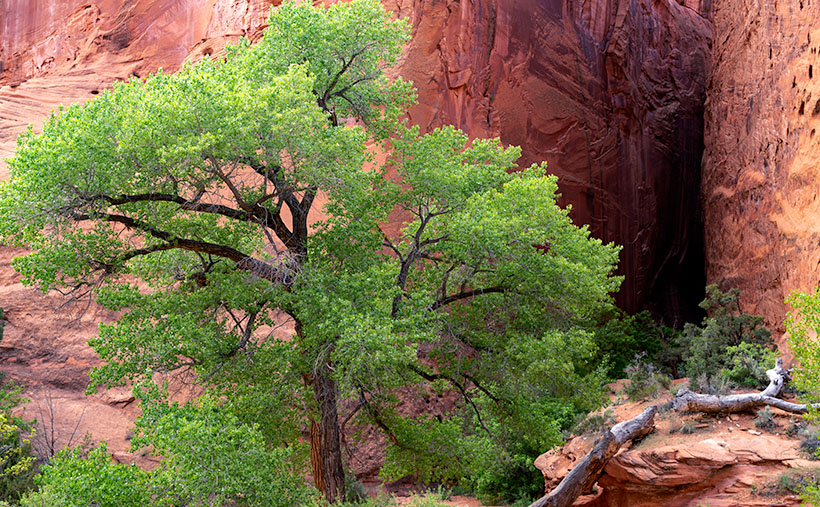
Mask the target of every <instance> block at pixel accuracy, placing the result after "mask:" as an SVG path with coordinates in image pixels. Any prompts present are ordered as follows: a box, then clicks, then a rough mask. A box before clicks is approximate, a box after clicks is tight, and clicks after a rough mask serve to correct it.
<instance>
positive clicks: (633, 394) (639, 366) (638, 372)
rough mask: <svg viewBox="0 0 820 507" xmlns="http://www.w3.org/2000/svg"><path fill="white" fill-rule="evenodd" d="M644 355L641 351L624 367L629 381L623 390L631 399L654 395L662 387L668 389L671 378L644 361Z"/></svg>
mask: <svg viewBox="0 0 820 507" xmlns="http://www.w3.org/2000/svg"><path fill="white" fill-rule="evenodd" d="M645 357H646V355H645V354H643V353H641V354H638V355H637V356H635V360H634V362H633V363H632V364H631V365H629V366H628V367H627V368H626V378H627V379H629V383H628V384H626V386H625V387H624V391H625V392H626V394H627V396H629V399H631V400H638V399H641V398H646V397H647V396H655V395H657V394H658V393H659V392H660V391H661V390H662V389H669V386H670V384H671V379H670V378H669V377H668V376H667V375H664V374H663V373H660V372H659V371H658V368H657V367H656V366H655V365H653V364H651V363H648V362H646V361H645Z"/></svg>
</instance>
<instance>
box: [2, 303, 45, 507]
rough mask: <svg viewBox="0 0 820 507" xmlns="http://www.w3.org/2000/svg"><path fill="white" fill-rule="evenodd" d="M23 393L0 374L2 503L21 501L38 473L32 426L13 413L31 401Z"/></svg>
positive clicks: (31, 486)
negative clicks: (15, 409)
mask: <svg viewBox="0 0 820 507" xmlns="http://www.w3.org/2000/svg"><path fill="white" fill-rule="evenodd" d="M0 311H1V310H0ZM0 319H2V314H0ZM0 322H2V321H0ZM0 329H2V325H1V324H0ZM21 391H22V388H21V387H20V386H18V385H17V384H15V383H14V382H13V381H11V380H6V379H5V376H4V375H3V374H2V373H0V501H7V502H17V501H18V500H19V499H20V497H21V496H22V495H23V494H24V493H25V492H27V491H29V490H30V489H32V488H33V486H34V482H33V479H34V475H35V474H36V472H37V466H36V465H37V464H36V458H35V456H34V453H33V451H32V448H31V437H32V424H31V422H30V421H24V420H23V419H21V418H19V417H15V416H13V415H12V413H11V412H12V409H14V408H15V407H17V406H18V405H20V404H21V403H25V402H26V401H28V400H26V399H25V398H23V397H22V396H21V395H20V392H21Z"/></svg>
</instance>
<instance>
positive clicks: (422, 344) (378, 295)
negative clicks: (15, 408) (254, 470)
mask: <svg viewBox="0 0 820 507" xmlns="http://www.w3.org/2000/svg"><path fill="white" fill-rule="evenodd" d="M407 37H408V27H407V24H406V23H405V22H404V21H403V20H390V19H389V16H388V15H387V14H386V13H385V12H384V10H383V9H382V7H381V6H380V5H379V3H378V2H376V1H375V0H353V1H352V2H350V3H345V4H342V3H340V4H336V5H333V6H331V7H328V8H326V9H324V8H314V7H312V6H310V5H308V4H296V3H285V4H283V5H282V6H281V7H279V8H277V9H275V10H273V11H272V14H271V17H270V20H269V28H268V29H267V31H266V32H265V34H264V36H263V38H262V39H261V40H260V42H259V43H257V44H254V45H251V44H250V43H248V42H247V41H242V42H240V43H239V44H238V45H237V46H235V47H233V48H230V49H229V50H228V51H227V55H226V56H225V57H224V59H222V58H220V59H209V58H206V59H204V60H202V61H200V62H197V63H190V64H187V65H185V66H184V67H183V68H182V69H181V70H180V71H179V72H177V73H175V74H172V75H169V74H165V73H162V72H160V73H157V74H155V75H152V76H150V77H148V78H147V79H145V80H144V81H143V80H136V79H134V80H131V81H129V82H127V83H118V84H115V85H114V86H113V88H112V89H110V90H108V91H105V92H103V93H101V94H100V95H99V96H98V97H97V98H95V99H94V100H91V101H89V102H87V103H85V104H76V105H72V106H69V107H66V108H61V109H60V110H59V111H56V112H55V113H53V114H52V116H51V117H50V118H49V119H48V120H47V121H46V122H45V125H44V127H43V131H42V133H39V134H37V133H35V132H34V131H33V130H32V129H29V130H28V131H27V132H26V133H24V134H23V135H21V136H20V138H19V140H18V146H17V151H16V153H15V155H14V156H13V157H12V158H11V159H10V160H9V167H10V172H11V177H10V180H9V181H7V182H5V183H4V184H3V185H2V187H1V188H0V236H1V237H2V240H3V241H4V242H6V243H7V244H11V245H15V246H26V247H28V248H31V249H32V252H31V253H30V254H28V255H26V256H23V257H20V258H18V259H16V260H15V262H14V266H15V268H16V269H17V270H18V271H19V272H20V273H22V274H23V276H24V280H25V281H26V282H27V283H31V284H37V285H38V286H39V287H40V288H41V289H42V290H43V291H49V290H60V291H63V292H66V293H70V294H71V295H72V296H74V297H83V296H88V295H93V297H95V298H96V300H97V302H99V303H100V304H102V305H104V306H106V307H107V308H110V309H113V310H119V311H121V312H122V313H121V316H120V318H119V319H118V320H117V321H116V322H114V323H113V324H110V325H102V326H101V327H100V332H99V335H98V336H97V337H96V338H94V339H93V340H92V341H91V345H92V346H93V347H94V349H95V350H96V351H97V353H98V354H99V355H100V357H101V358H102V359H103V360H104V362H105V364H104V365H103V366H100V367H99V368H96V369H95V370H94V371H93V372H92V375H91V385H90V387H89V389H90V390H91V391H93V390H94V389H96V388H97V387H98V386H113V385H120V384H124V383H130V384H131V385H134V386H135V390H136V392H137V394H138V396H139V397H140V399H141V401H142V403H143V411H144V415H143V416H142V419H141V420H140V421H139V422H138V430H139V435H140V438H138V439H136V442H135V444H136V445H141V444H151V445H153V446H154V449H155V450H156V452H158V453H160V454H162V455H163V456H165V458H166V460H165V462H164V465H163V467H164V469H163V470H164V471H162V472H161V473H157V474H156V476H155V477H156V478H155V482H154V483H153V484H154V486H156V485H157V484H162V487H155V488H154V489H151V488H152V487H154V486H151V487H148V489H147V491H148V492H147V493H146V494H147V495H149V496H150V497H151V498H153V499H154V500H153V501H157V502H159V498H160V497H163V496H164V497H174V498H177V499H178V500H180V501H182V500H183V499H187V500H185V501H190V502H192V503H219V502H223V501H240V500H241V501H243V502H248V503H251V504H260V505H269V504H271V503H270V502H271V500H270V498H271V496H270V495H268V493H266V492H269V491H273V490H275V491H277V493H276V494H277V495H280V496H279V498H280V501H279V503H278V504H280V505H290V504H292V503H294V501H295V500H294V498H300V497H299V496H298V495H299V494H301V493H296V492H294V493H293V494H292V495H291V494H283V493H282V491H284V489H281V488H286V489H287V491H291V492H293V491H296V490H295V489H293V487H291V486H292V485H293V484H296V483H298V480H297V479H298V478H299V477H300V476H301V475H300V474H301V473H302V468H301V467H302V465H303V464H304V463H306V462H307V459H308V458H307V456H308V455H307V453H306V452H302V450H301V446H300V443H299V442H300V437H301V436H302V434H303V432H304V433H305V435H306V439H307V441H308V442H309V446H310V454H309V456H310V463H311V465H312V468H311V471H312V475H313V478H314V481H315V486H316V487H317V488H318V490H319V491H321V492H322V493H323V494H324V496H325V497H326V499H327V500H329V501H331V502H332V501H336V500H338V499H340V498H342V496H343V492H344V474H345V471H344V468H345V466H346V465H345V463H344V459H343V455H342V449H341V447H342V434H343V431H344V428H343V426H344V425H345V424H347V423H348V419H349V420H351V421H355V422H357V423H359V424H371V425H374V426H376V427H378V428H379V429H380V430H381V431H383V432H384V434H385V435H386V436H387V439H388V441H389V443H390V445H391V449H392V450H390V451H389V452H388V458H389V463H388V465H387V466H386V468H385V472H384V473H385V474H388V475H392V476H401V475H405V474H414V475H416V476H418V477H420V478H422V479H425V480H451V481H452V480H457V479H458V478H464V477H469V478H471V479H470V480H471V481H472V486H473V487H476V488H482V487H484V488H489V489H492V488H496V489H498V487H499V485H497V484H493V481H497V474H496V475H493V473H494V472H493V470H496V469H497V468H498V467H503V466H513V467H523V468H527V470H528V472H527V473H533V471H534V469H533V468H532V466H531V464H529V463H525V462H524V461H525V459H524V458H527V459H528V457H529V456H531V455H532V453H533V452H536V453H537V452H543V450H545V449H547V448H549V447H551V446H552V445H555V444H556V443H558V442H559V441H560V432H561V430H562V429H564V428H566V426H567V425H568V424H569V422H570V421H571V420H572V417H573V416H574V415H575V413H577V412H579V411H583V410H588V409H590V408H594V407H596V406H597V405H598V404H599V403H600V390H599V387H600V383H601V379H602V378H603V375H604V373H605V367H604V365H599V364H596V363H595V361H594V360H593V358H594V354H595V349H594V345H593V341H592V338H591V336H592V335H591V331H590V326H592V325H593V324H594V322H595V319H596V316H597V315H599V314H600V312H602V311H604V310H605V309H607V308H608V307H610V305H611V298H610V294H611V293H612V292H613V291H615V290H616V289H617V288H618V286H619V283H620V278H619V277H617V276H614V269H615V266H616V263H617V256H618V251H619V248H618V247H616V246H614V245H611V244H610V245H605V244H603V243H602V242H601V241H599V240H597V239H593V238H591V237H590V235H589V231H588V230H587V228H586V227H576V226H575V225H573V224H572V221H571V219H570V217H569V211H568V210H567V209H562V208H561V207H559V206H558V205H557V204H556V198H557V197H558V187H557V179H556V178H555V177H554V176H548V175H547V173H546V166H545V165H543V164H542V165H535V166H532V167H530V168H524V169H522V168H518V167H517V165H516V160H517V159H518V158H519V155H520V151H519V149H518V148H516V147H503V146H502V145H501V144H500V142H499V140H497V139H491V140H483V139H474V140H469V139H468V137H467V136H466V135H465V134H464V133H462V132H460V131H458V130H456V129H454V128H452V127H443V128H440V129H437V130H435V131H433V132H430V133H426V134H422V133H420V132H419V129H418V128H417V127H408V126H406V125H405V123H404V122H403V121H402V120H401V118H402V117H403V115H404V113H405V112H406V110H407V108H408V107H409V106H410V105H411V104H412V103H413V101H414V93H413V90H412V87H411V85H410V84H409V83H407V82H405V81H403V80H401V79H392V80H391V79H388V77H387V76H386V74H385V69H386V68H388V67H389V66H390V65H392V64H394V63H395V61H396V58H397V57H398V56H399V54H400V48H401V45H402V44H403V42H404V41H406V40H407ZM397 222H399V223H400V225H401V227H400V229H399V232H397V233H390V234H388V233H386V232H385V231H387V230H388V228H387V227H386V224H388V223H393V224H395V223H397ZM389 230H393V229H389ZM183 374H187V375H191V374H192V375H194V378H195V379H196V382H197V383H198V385H199V386H201V389H202V391H201V392H202V395H201V396H200V397H198V398H196V399H193V400H190V401H189V402H187V403H186V404H183V405H181V406H180V405H178V404H175V403H169V402H168V400H167V396H166V393H165V391H164V388H163V386H164V385H165V384H163V382H164V381H167V380H169V379H170V380H171V381H173V379H174V378H175V377H176V376H179V375H183ZM433 391H439V392H442V393H445V394H447V393H449V394H447V395H448V396H452V397H454V398H457V399H458V402H457V403H456V404H455V408H453V410H452V411H451V413H449V414H445V416H444V417H433V416H432V415H429V414H407V413H402V411H401V409H400V407H399V406H400V397H399V394H398V393H399V392H403V393H404V395H405V396H406V395H407V393H414V392H415V393H418V392H433ZM439 415H440V414H439ZM350 424H352V423H350ZM209 428H211V429H213V428H224V430H221V431H212V430H211V429H209ZM181 442H192V445H182V443H181ZM193 442H207V443H208V449H210V455H209V459H208V460H205V459H204V458H203V456H202V455H198V454H197V453H201V452H203V449H202V447H200V446H198V445H194V444H193ZM237 442H242V443H241V444H237ZM237 445H247V446H248V449H249V450H248V453H245V454H243V453H241V452H239V451H238V449H237ZM248 456H255V458H254V460H255V461H254V462H255V463H263V464H268V465H269V466H268V468H270V470H268V471H267V472H266V473H265V474H262V475H260V477H261V479H259V480H261V481H262V482H261V483H260V482H258V481H257V482H253V481H250V480H245V479H242V480H240V479H237V478H243V477H245V476H244V475H243V474H246V473H247V472H248V469H247V468H246V467H245V466H246V465H245V464H247V463H249V461H247V460H248V459H249V458H248ZM97 458H98V457H95V458H94V459H97ZM62 459H63V461H61V462H60V463H64V464H65V463H69V464H71V463H73V462H72V461H71V459H70V456H68V455H66V456H64V457H63V458H62ZM209 460H210V461H209ZM64 466H69V465H64ZM71 466H74V465H71ZM100 466H102V465H100ZM106 466H107V465H106ZM248 466H249V465H248ZM55 470H58V469H55ZM106 470H107V469H106ZM213 470H219V471H220V473H216V472H214V471H213ZM283 471H289V473H288V474H286V473H284V472H283ZM51 473H52V475H53V476H59V473H58V472H51ZM106 473H108V472H106ZM117 473H119V472H117ZM55 474H56V475H55ZM111 474H114V475H116V474H115V473H114V472H111ZM123 474H124V476H128V477H131V478H133V479H134V481H136V483H139V484H143V483H146V481H148V482H147V483H150V480H147V479H145V478H144V477H143V476H142V475H141V474H140V473H137V472H123ZM100 475H101V476H102V475H105V474H100ZM45 477H46V479H47V478H48V477H49V475H48V474H46V476H45ZM169 477H171V478H169ZM234 479H236V480H234ZM246 479H247V478H246ZM129 480H130V479H129ZM129 484H131V483H129ZM255 485H257V486H259V487H258V488H257V489H253V488H256V486H255ZM264 485H270V488H273V489H268V490H266V489H264V488H263V486H264ZM283 485H284V486H283ZM141 487H142V486H141ZM146 487H147V486H146ZM294 487H295V486H294ZM243 488H246V489H243ZM276 488H280V489H276ZM158 492H162V493H158ZM60 494H61V495H62V494H64V495H69V493H65V492H61V493H60ZM84 494H85V493H84ZM174 495H176V496H174ZM254 495H256V496H254ZM266 495H268V496H266ZM294 495H296V496H294ZM274 496H275V495H274ZM84 498H85V497H84ZM273 504H277V503H276V502H274V503H273Z"/></svg>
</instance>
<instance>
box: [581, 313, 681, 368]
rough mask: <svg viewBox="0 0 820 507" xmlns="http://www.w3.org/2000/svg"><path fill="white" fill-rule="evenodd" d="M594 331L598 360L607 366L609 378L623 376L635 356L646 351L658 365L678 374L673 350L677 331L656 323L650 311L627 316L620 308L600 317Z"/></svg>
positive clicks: (650, 358) (647, 355)
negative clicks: (600, 321)
mask: <svg viewBox="0 0 820 507" xmlns="http://www.w3.org/2000/svg"><path fill="white" fill-rule="evenodd" d="M600 320H602V321H603V323H602V324H600V325H599V326H598V328H597V329H596V331H595V343H596V344H597V345H598V360H599V361H600V362H602V363H606V364H607V365H608V370H607V372H608V376H609V378H610V379H612V380H615V379H620V378H624V376H625V375H626V368H627V367H628V366H629V365H630V364H631V363H632V362H633V361H634V359H635V356H636V355H637V354H639V353H643V354H645V355H646V357H648V358H649V360H650V361H651V362H653V363H655V364H659V365H662V366H663V367H664V368H666V369H669V372H670V373H673V374H674V373H675V372H676V368H677V360H676V359H675V354H674V353H673V351H674V349H675V347H674V337H675V336H676V334H677V331H675V330H674V329H671V328H668V327H666V326H662V325H660V324H658V323H656V322H655V321H654V320H653V319H652V316H651V315H650V314H649V312H647V311H643V312H641V313H637V314H635V315H627V314H625V313H624V312H622V311H620V310H615V311H613V312H612V313H609V314H606V315H604V316H602V317H601V319H600Z"/></svg>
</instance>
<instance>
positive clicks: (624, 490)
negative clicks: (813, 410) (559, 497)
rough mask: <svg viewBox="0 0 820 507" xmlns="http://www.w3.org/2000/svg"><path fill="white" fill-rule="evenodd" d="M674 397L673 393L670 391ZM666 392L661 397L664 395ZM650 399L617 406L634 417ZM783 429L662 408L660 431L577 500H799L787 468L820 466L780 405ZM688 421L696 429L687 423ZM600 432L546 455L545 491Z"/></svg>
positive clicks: (739, 504) (601, 506)
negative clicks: (789, 430) (785, 486)
mask: <svg viewBox="0 0 820 507" xmlns="http://www.w3.org/2000/svg"><path fill="white" fill-rule="evenodd" d="M665 399H668V395H667V398H665ZM663 401H664V400H663V399H662V400H654V401H653V403H662V402H663ZM645 406H646V402H641V403H631V402H628V403H625V404H623V405H618V406H616V407H613V408H612V410H613V411H614V415H615V417H617V419H618V420H627V419H630V418H631V417H633V416H634V414H635V413H636V412H639V411H640V410H641V409H642V408H644V407H645ZM775 413H776V415H775V417H774V421H775V422H776V423H777V424H778V425H779V427H778V428H775V430H774V431H775V433H763V432H761V431H758V430H757V429H756V428H755V426H754V415H753V414H751V413H749V414H732V417H727V416H725V415H723V416H720V417H712V416H708V415H703V414H687V415H680V414H677V413H674V412H665V413H662V414H659V415H658V417H657V418H656V420H655V422H656V427H655V430H654V432H653V433H652V434H650V435H649V436H648V437H646V439H645V440H643V441H642V442H639V443H637V444H634V443H633V446H632V447H631V448H627V449H625V450H623V451H621V452H620V453H619V454H617V455H616V456H615V457H614V458H612V459H611V460H610V461H609V463H608V464H607V465H606V467H605V468H604V474H603V475H602V476H601V478H600V479H599V480H598V482H597V486H596V491H595V492H594V494H590V495H586V496H581V497H580V498H579V499H578V500H577V501H576V502H575V504H574V505H575V506H576V507H581V506H588V507H593V506H596V507H605V506H615V505H618V506H620V505H628V506H630V507H644V506H645V507H650V506H657V505H666V506H669V507H678V506H680V507H684V506H686V507H695V506H698V505H711V506H723V507H730V506H731V507H745V506H755V505H782V506H796V505H799V499H798V498H797V497H796V496H794V495H792V494H790V493H788V492H787V491H782V490H778V488H777V484H778V479H779V477H780V475H782V474H784V473H796V472H798V471H799V470H800V469H809V470H816V462H814V461H808V460H807V459H806V456H805V455H804V454H803V453H801V452H800V450H799V440H798V439H797V438H794V437H788V436H787V435H785V434H784V433H785V432H784V429H785V428H786V426H787V425H790V424H795V421H796V420H799V418H798V419H795V418H794V417H792V416H790V415H788V414H786V413H785V412H780V411H777V410H775ZM684 424H688V425H689V428H690V430H689V431H688V432H687V433H688V434H683V433H682V432H681V430H680V428H681V427H682V426H683V425H684ZM598 437H599V435H598V434H589V435H583V436H578V437H576V438H573V439H571V440H570V441H569V442H567V443H566V444H565V445H564V446H563V447H561V448H556V449H554V450H552V451H550V452H548V453H545V454H543V455H541V456H539V457H538V459H537V460H536V461H535V466H536V468H538V469H539V470H541V472H542V473H543V475H544V480H545V491H547V492H549V491H551V490H552V489H554V488H555V487H556V486H557V485H558V484H559V483H560V482H561V480H562V479H563V478H564V477H565V476H566V475H567V473H568V472H569V471H570V470H571V469H572V468H573V467H574V466H575V465H576V463H577V462H578V461H580V460H581V459H582V458H583V457H584V456H585V455H586V454H587V453H588V452H589V451H590V450H591V449H592V447H593V445H594V444H595V442H596V440H597V438H598Z"/></svg>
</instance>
